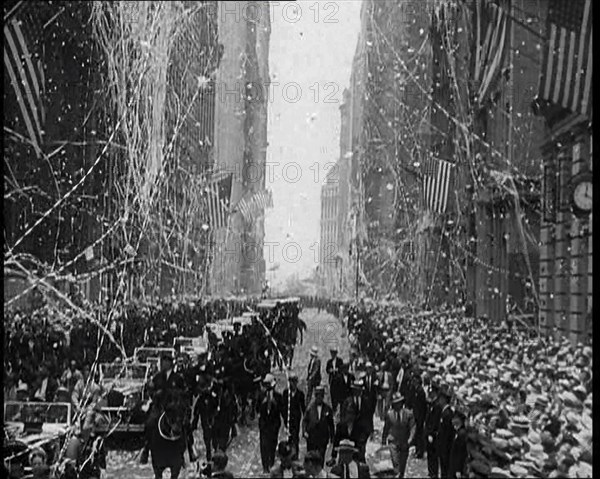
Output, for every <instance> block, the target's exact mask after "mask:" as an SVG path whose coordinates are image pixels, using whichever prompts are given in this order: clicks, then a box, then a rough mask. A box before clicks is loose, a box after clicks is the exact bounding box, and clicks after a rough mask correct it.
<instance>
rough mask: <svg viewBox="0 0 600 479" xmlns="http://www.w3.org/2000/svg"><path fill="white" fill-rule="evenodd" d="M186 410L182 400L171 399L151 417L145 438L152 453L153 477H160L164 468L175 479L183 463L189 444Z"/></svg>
mask: <svg viewBox="0 0 600 479" xmlns="http://www.w3.org/2000/svg"><path fill="white" fill-rule="evenodd" d="M186 422H187V410H186V407H185V404H184V403H183V401H176V400H175V401H171V402H170V403H169V404H167V406H166V407H165V408H164V410H163V411H162V412H160V414H159V415H158V416H156V417H154V418H152V419H151V421H150V422H149V424H148V428H147V431H146V432H147V440H148V445H149V448H150V453H151V455H152V469H153V470H154V478H155V479H162V477H163V472H164V471H165V469H170V470H171V478H172V479H177V478H178V477H179V474H180V472H181V469H182V468H183V465H184V458H183V455H184V453H185V450H186V447H187V446H188V444H189V441H188V438H189V434H188V428H187V424H186Z"/></svg>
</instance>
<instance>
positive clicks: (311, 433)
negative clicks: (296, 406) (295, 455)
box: [302, 386, 335, 458]
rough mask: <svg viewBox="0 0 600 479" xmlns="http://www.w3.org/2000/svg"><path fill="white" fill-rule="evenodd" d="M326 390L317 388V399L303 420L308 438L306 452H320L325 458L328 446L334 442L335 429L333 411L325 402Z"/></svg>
mask: <svg viewBox="0 0 600 479" xmlns="http://www.w3.org/2000/svg"><path fill="white" fill-rule="evenodd" d="M324 399H325V388H324V387H323V386H317V387H316V388H315V399H314V401H312V402H311V403H310V405H309V406H308V408H307V409H306V414H305V415H304V420H303V423H302V424H303V431H304V437H306V450H307V451H319V452H320V453H321V457H322V458H324V457H325V452H326V451H327V445H328V444H329V442H333V439H334V433H335V429H334V426H333V411H332V410H331V406H329V404H326V403H325V401H324Z"/></svg>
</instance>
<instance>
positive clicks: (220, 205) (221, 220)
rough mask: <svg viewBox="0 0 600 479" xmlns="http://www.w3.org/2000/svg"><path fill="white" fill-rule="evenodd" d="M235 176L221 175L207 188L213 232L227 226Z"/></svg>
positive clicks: (209, 217) (209, 218) (210, 182)
mask: <svg viewBox="0 0 600 479" xmlns="http://www.w3.org/2000/svg"><path fill="white" fill-rule="evenodd" d="M232 180H233V174H232V173H230V174H227V175H219V176H218V177H217V178H213V179H211V180H210V181H209V183H208V184H207V185H206V187H205V190H204V191H205V193H206V207H207V210H208V221H209V224H210V226H211V228H212V229H213V230H215V229H220V228H224V227H225V226H227V217H228V215H229V202H230V199H231V185H232Z"/></svg>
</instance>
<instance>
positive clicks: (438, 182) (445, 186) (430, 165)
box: [423, 158, 455, 213]
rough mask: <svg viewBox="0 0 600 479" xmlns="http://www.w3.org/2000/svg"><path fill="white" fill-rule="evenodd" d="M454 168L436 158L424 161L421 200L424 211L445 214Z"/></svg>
mask: <svg viewBox="0 0 600 479" xmlns="http://www.w3.org/2000/svg"><path fill="white" fill-rule="evenodd" d="M454 167H455V165H454V163H450V162H449V161H445V160H440V159H437V158H429V159H427V160H425V168H424V171H423V200H424V202H425V207H426V209H428V210H430V211H433V212H434V213H445V212H446V208H447V206H448V192H449V191H450V184H451V180H452V172H453V171H454Z"/></svg>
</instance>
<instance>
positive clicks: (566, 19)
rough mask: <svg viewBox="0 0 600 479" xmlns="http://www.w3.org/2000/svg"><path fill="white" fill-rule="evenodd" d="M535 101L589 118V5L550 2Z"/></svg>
mask: <svg viewBox="0 0 600 479" xmlns="http://www.w3.org/2000/svg"><path fill="white" fill-rule="evenodd" d="M547 37H548V43H547V47H546V51H545V53H544V61H543V63H542V72H541V75H540V85H539V95H538V99H541V100H545V101H547V102H550V103H553V104H554V105H558V106H562V107H563V108H565V109H567V110H571V111H572V112H574V113H579V114H582V115H585V116H587V117H588V118H591V116H592V1H591V0H550V3H549V10H548V17H547Z"/></svg>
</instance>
